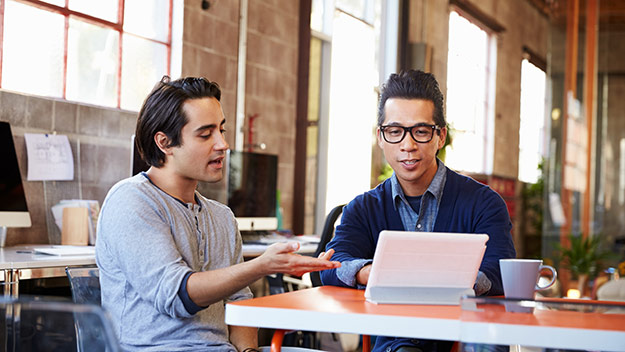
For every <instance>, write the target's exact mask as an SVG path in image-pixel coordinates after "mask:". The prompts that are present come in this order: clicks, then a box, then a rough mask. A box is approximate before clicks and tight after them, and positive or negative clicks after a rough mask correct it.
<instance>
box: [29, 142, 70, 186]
mask: <svg viewBox="0 0 625 352" xmlns="http://www.w3.org/2000/svg"><path fill="white" fill-rule="evenodd" d="M24 141H25V143H26V151H27V156H28V176H27V180H28V181H68V180H73V179H74V157H73V156H72V148H71V146H70V145H69V139H68V138H67V136H65V135H55V134H41V133H24Z"/></svg>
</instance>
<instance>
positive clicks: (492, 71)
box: [445, 0, 505, 175]
mask: <svg viewBox="0 0 625 352" xmlns="http://www.w3.org/2000/svg"><path fill="white" fill-rule="evenodd" d="M450 4H451V5H450V7H449V14H450V16H451V13H452V12H455V13H456V14H457V15H458V16H460V17H461V18H463V19H465V20H466V21H468V22H469V23H471V24H472V25H474V26H476V27H477V28H479V29H480V30H482V31H483V32H485V33H486V36H487V38H486V51H487V52H486V55H485V57H486V62H484V68H485V72H486V77H485V78H484V80H485V81H484V85H485V89H486V91H485V92H484V96H485V101H484V104H485V106H484V118H483V120H484V121H483V125H482V128H481V130H483V131H484V134H483V136H481V141H483V143H484V148H483V150H482V152H483V162H482V163H481V165H480V167H479V169H470V170H465V169H462V168H458V170H461V171H463V172H468V173H477V174H485V175H489V174H492V172H493V164H494V142H495V103H496V102H495V91H496V75H497V51H498V47H497V40H498V34H500V33H501V32H503V31H505V28H504V27H503V26H502V25H500V24H499V23H498V22H497V21H495V20H494V19H492V18H490V17H489V16H487V15H486V14H484V13H482V12H480V11H479V10H478V9H477V8H473V7H472V6H468V4H465V3H464V2H460V1H458V0H452V1H450ZM448 23H449V21H448ZM449 35H451V33H449ZM448 44H449V38H448ZM448 55H449V53H448ZM447 65H448V67H447V71H448V72H449V62H448V64H447ZM449 86H450V84H449V73H448V77H447V90H448V94H449ZM448 107H449V97H447V99H446V102H445V110H446V111H447V114H449V112H448V111H449V109H448ZM447 120H448V123H449V122H450V121H449V116H447ZM453 127H454V126H453V125H451V126H450V128H453ZM452 133H453V131H452ZM452 138H453V134H452ZM452 148H453V144H452ZM452 153H453V151H452V150H448V151H447V155H450V154H452ZM450 166H451V167H454V165H452V164H450Z"/></svg>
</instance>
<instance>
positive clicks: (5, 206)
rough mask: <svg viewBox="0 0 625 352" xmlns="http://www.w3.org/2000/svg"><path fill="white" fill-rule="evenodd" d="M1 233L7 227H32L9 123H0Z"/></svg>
mask: <svg viewBox="0 0 625 352" xmlns="http://www.w3.org/2000/svg"><path fill="white" fill-rule="evenodd" d="M0 165H2V170H3V171H2V172H0V228H2V229H0V231H6V228H7V227H30V226H31V221H30V214H29V213H28V205H27V204H26V195H25V194H24V185H23V184H22V175H21V174H20V168H19V165H18V163H17V154H16V152H15V144H14V143H13V134H12V133H11V126H10V125H9V123H8V122H4V121H0Z"/></svg>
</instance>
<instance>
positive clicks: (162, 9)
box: [124, 0, 170, 42]
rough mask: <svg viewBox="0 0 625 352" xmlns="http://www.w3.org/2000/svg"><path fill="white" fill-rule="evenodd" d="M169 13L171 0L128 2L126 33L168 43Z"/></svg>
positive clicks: (125, 16) (126, 7)
mask: <svg viewBox="0 0 625 352" xmlns="http://www.w3.org/2000/svg"><path fill="white" fill-rule="evenodd" d="M169 12H170V11H169V0H151V1H145V0H126V1H125V3H124V31H126V32H130V33H133V34H136V35H139V36H142V37H146V38H150V39H155V40H159V41H162V42H166V41H167V36H168V32H169Z"/></svg>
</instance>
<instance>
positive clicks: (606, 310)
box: [460, 297, 625, 351]
mask: <svg viewBox="0 0 625 352" xmlns="http://www.w3.org/2000/svg"><path fill="white" fill-rule="evenodd" d="M506 305H508V307H506ZM523 305H526V306H528V307H526V309H529V310H530V312H529V313H513V312H509V311H506V308H508V310H510V309H512V310H518V309H522V308H521V307H522V306H523ZM532 308H533V309H532ZM460 319H461V325H460V341H462V342H466V343H482V344H499V345H502V344H503V345H524V346H535V347H546V348H557V349H575V350H601V351H625V304H624V303H622V302H605V301H590V300H570V299H549V298H544V299H539V300H536V301H531V300H530V301H514V300H505V299H502V298H489V297H473V298H465V299H463V311H462V315H461V318H460Z"/></svg>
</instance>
